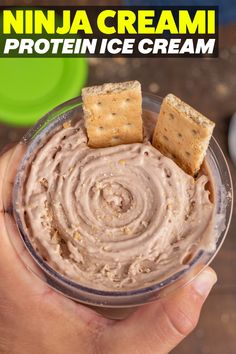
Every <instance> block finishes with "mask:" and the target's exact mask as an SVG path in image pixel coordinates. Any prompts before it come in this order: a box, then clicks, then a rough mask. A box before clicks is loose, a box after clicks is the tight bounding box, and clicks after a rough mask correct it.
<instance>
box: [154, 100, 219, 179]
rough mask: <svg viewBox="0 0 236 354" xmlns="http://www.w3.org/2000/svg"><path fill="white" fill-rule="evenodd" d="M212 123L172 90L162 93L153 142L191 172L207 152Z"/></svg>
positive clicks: (187, 171)
mask: <svg viewBox="0 0 236 354" xmlns="http://www.w3.org/2000/svg"><path fill="white" fill-rule="evenodd" d="M214 126H215V123H213V122H212V121H211V120H209V119H208V118H206V117H204V116H203V115H202V114H201V113H199V112H197V111H196V110H195V109H193V108H192V107H190V106H189V105H187V104H186V103H185V102H183V101H181V100H180V99H179V98H177V97H176V96H174V95H173V94H169V95H167V96H166V97H165V99H164V101H163V103H162V105H161V110H160V113H159V117H158V120H157V124H156V127H155V130H154V134H153V140H152V144H153V146H155V147H156V148H157V149H158V150H160V151H161V152H162V153H163V154H164V155H166V156H168V157H171V158H172V159H173V160H174V161H175V162H176V163H177V164H178V165H179V166H180V167H181V168H182V169H183V170H184V171H185V172H186V173H188V174H190V175H192V176H194V175H196V174H197V172H198V171H199V169H200V167H201V164H202V162H203V160H204V157H205V155H206V151H207V148H208V145H209V141H210V139H211V136H212V132H213V129H214Z"/></svg>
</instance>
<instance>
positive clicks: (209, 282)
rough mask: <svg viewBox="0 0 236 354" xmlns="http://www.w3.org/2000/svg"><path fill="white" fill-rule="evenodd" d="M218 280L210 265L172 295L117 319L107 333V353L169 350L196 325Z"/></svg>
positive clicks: (161, 353) (163, 352)
mask: <svg viewBox="0 0 236 354" xmlns="http://www.w3.org/2000/svg"><path fill="white" fill-rule="evenodd" d="M216 281H217V276H216V273H215V272H214V271H213V270H212V269H211V268H209V267H208V268H206V269H205V270H203V271H202V272H201V273H200V274H199V275H198V276H197V277H196V278H195V279H194V280H193V281H192V282H191V283H189V284H188V285H186V286H185V287H182V288H180V289H179V290H177V291H176V292H175V293H173V294H172V295H170V296H167V297H164V298H162V299H160V300H157V301H156V302H155V303H152V304H148V305H145V306H143V307H141V308H140V309H138V310H137V311H136V312H135V313H134V314H133V315H131V316H130V317H129V318H127V319H126V320H124V321H120V322H117V323H116V324H115V325H114V326H112V327H111V328H110V333H107V334H108V340H107V341H106V347H107V353H113V354H116V353H117V354H118V353H129V354H132V353H135V354H139V353H140V354H141V353H142V354H143V353H145V354H166V353H168V352H170V351H171V350H172V349H173V348H174V347H175V346H176V345H177V344H178V343H179V342H180V341H181V340H183V339H184V338H185V337H186V336H187V335H188V334H189V333H190V332H191V331H192V330H193V329H194V328H195V326H196V324H197V322H198V319H199V315H200V311H201V308H202V305H203V303H204V301H205V300H206V298H207V296H208V294H209V292H210V290H211V288H212V286H213V285H214V284H215V283H216ZM108 332H109V331H108ZM111 336H112V338H113V340H112V343H111V341H109V337H110V338H111ZM109 346H111V347H109Z"/></svg>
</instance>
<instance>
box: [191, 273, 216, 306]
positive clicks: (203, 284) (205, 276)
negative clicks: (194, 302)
mask: <svg viewBox="0 0 236 354" xmlns="http://www.w3.org/2000/svg"><path fill="white" fill-rule="evenodd" d="M216 282H217V276H216V273H215V272H214V271H213V270H210V269H205V270H203V271H202V272H201V273H200V274H199V275H198V276H197V277H196V278H195V279H194V280H193V283H192V285H193V288H194V289H195V291H196V292H197V293H198V294H200V295H201V296H202V297H203V298H204V299H205V298H206V297H207V296H208V294H209V292H210V291H211V288H212V287H213V285H214V284H215V283H216Z"/></svg>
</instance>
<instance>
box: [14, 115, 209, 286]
mask: <svg viewBox="0 0 236 354" xmlns="http://www.w3.org/2000/svg"><path fill="white" fill-rule="evenodd" d="M207 181H208V178H207V177H206V176H204V175H202V176H201V177H200V178H199V179H197V180H196V181H195V180H194V179H193V178H192V177H191V176H189V175H187V174H186V173H184V172H183V171H182V170H181V169H180V168H179V167H178V166H177V165H176V164H175V163H174V162H173V161H172V160H171V159H169V158H167V157H165V156H163V155H162V154H161V153H160V152H159V151H157V150H156V149H155V148H154V147H152V145H151V144H150V142H148V141H146V142H145V143H143V144H129V145H119V146H116V147H110V148H102V149H91V148H89V147H88V146H87V138H86V133H85V129H84V126H83V122H82V121H80V122H79V123H77V124H76V126H71V127H70V126H69V127H67V128H66V129H65V128H63V127H61V128H60V129H56V131H55V132H54V134H53V135H50V137H48V138H45V141H44V144H43V146H41V147H40V148H39V149H38V150H37V152H36V153H35V155H34V157H33V159H32V161H31V165H30V169H29V172H28V175H27V176H26V179H25V182H24V193H23V202H22V205H21V206H20V213H21V215H22V219H23V220H24V223H25V226H26V228H27V230H28V235H29V238H30V240H31V242H32V244H33V245H34V247H35V248H36V249H37V251H38V252H39V254H40V255H41V256H42V257H43V258H44V259H45V260H46V261H47V262H48V263H49V264H50V265H51V266H52V267H53V268H54V269H56V270H57V271H59V272H60V273H62V274H63V275H65V276H67V277H68V278H70V279H73V280H75V281H77V282H79V283H81V284H82V285H86V286H89V287H93V288H96V289H106V290H114V289H117V290H124V289H125V290H126V289H133V288H142V287H145V286H147V285H150V284H151V283H154V282H156V281H158V280H160V279H161V278H164V277H166V276H167V275H168V274H171V273H173V272H175V271H176V270H178V269H180V268H181V267H183V266H185V265H184V264H185V263H187V262H188V261H189V259H190V258H191V256H192V255H193V254H194V253H195V252H196V250H198V249H199V248H201V247H202V248H206V249H208V248H209V249H210V248H212V247H214V243H212V241H209V240H211V238H209V235H210V234H212V224H213V216H214V205H213V204H212V203H211V202H210V201H209V192H208V191H207V190H206V189H205V184H206V182H207ZM206 240H208V241H207V242H206Z"/></svg>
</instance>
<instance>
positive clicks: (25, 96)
mask: <svg viewBox="0 0 236 354" xmlns="http://www.w3.org/2000/svg"><path fill="white" fill-rule="evenodd" d="M87 74H88V64H87V61H86V59H85V58H0V121H1V122H4V123H7V124H11V125H20V126H30V125H32V124H34V123H35V122H36V121H37V120H38V119H39V118H41V117H42V116H43V115H44V114H45V113H46V112H48V111H49V110H50V109H52V108H54V107H55V106H57V105H58V104H60V103H62V102H64V101H67V100H69V99H71V98H73V97H76V96H78V95H79V94H80V91H81V88H82V87H83V86H84V84H85V82H86V79H87Z"/></svg>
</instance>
